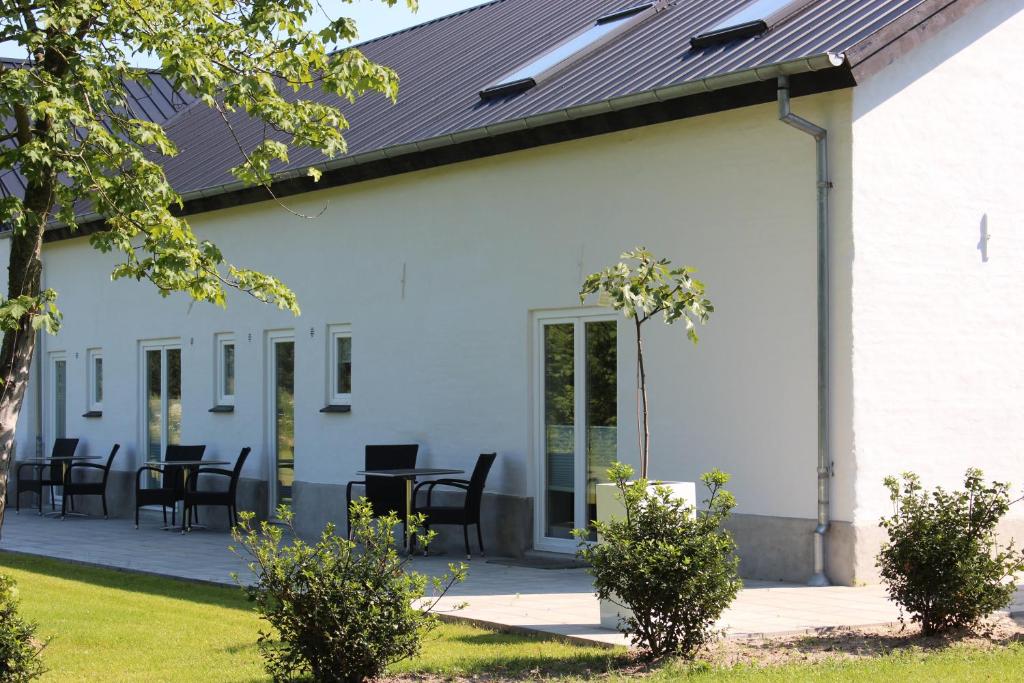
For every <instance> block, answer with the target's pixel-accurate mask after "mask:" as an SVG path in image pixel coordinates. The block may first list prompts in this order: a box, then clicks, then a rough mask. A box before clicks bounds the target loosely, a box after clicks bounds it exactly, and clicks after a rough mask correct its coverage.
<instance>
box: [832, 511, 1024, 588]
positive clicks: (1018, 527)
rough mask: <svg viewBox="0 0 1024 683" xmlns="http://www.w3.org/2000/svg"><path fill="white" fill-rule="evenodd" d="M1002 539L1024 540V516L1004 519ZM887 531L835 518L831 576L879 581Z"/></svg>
mask: <svg viewBox="0 0 1024 683" xmlns="http://www.w3.org/2000/svg"><path fill="white" fill-rule="evenodd" d="M998 534H999V540H1000V542H1001V543H1008V542H1009V541H1011V540H1012V539H1017V540H1018V544H1019V543H1020V541H1021V540H1024V520H1022V519H1012V520H1004V521H1003V522H1002V523H1001V524H1000V525H999V528H998ZM886 539H887V535H886V532H885V530H884V529H882V528H881V527H879V526H878V525H877V524H853V523H850V522H833V523H832V526H831V528H830V529H829V535H828V545H827V546H826V551H827V553H828V557H827V564H826V567H827V570H828V576H829V579H831V580H832V582H833V583H834V584H836V585H842V586H865V585H872V584H876V583H878V582H879V581H880V577H879V574H878V568H877V567H876V566H875V558H876V557H877V556H878V551H879V550H880V549H881V547H882V544H883V543H884V542H885V541H886Z"/></svg>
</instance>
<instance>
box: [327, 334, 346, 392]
mask: <svg viewBox="0 0 1024 683" xmlns="http://www.w3.org/2000/svg"><path fill="white" fill-rule="evenodd" d="M327 338H328V342H329V344H330V352H329V357H330V360H329V365H328V374H329V385H328V392H327V393H328V401H327V402H328V403H329V404H330V405H333V406H348V405H352V330H351V328H350V327H349V326H348V325H331V326H330V328H329V334H328V335H327Z"/></svg>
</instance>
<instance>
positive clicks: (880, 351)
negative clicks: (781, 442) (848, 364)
mask: <svg viewBox="0 0 1024 683" xmlns="http://www.w3.org/2000/svg"><path fill="white" fill-rule="evenodd" d="M1021 36H1024V1H1022V0H1002V1H1000V2H988V3H984V4H982V5H981V6H979V7H977V8H976V9H974V10H972V12H971V13H970V14H969V15H968V16H966V17H965V18H962V19H961V20H959V21H958V22H956V23H955V24H953V25H952V26H951V27H949V28H947V29H946V30H945V31H944V32H943V33H941V34H940V35H939V36H937V37H935V38H932V39H931V40H930V41H928V42H926V43H924V44H923V45H921V46H920V47H918V48H917V49H916V50H914V51H912V52H910V53H909V54H907V55H905V56H903V57H902V58H900V59H899V60H897V61H896V62H895V63H893V64H891V65H890V66H888V67H887V68H886V69H885V70H883V71H882V72H880V73H878V74H876V75H874V76H873V77H872V78H870V79H869V80H868V81H866V82H865V83H862V84H861V85H860V86H859V87H857V88H856V89H855V90H854V95H853V116H854V121H853V165H854V185H853V224H854V243H855V258H854V261H853V264H854V265H853V268H852V282H853V287H852V302H853V313H852V323H853V327H852V339H853V367H854V377H855V383H854V394H853V422H852V424H853V432H854V434H855V448H856V469H857V479H856V481H857V484H856V508H855V511H854V516H855V518H856V521H857V522H858V523H863V524H864V525H866V526H867V525H871V524H874V523H875V522H876V521H877V519H878V517H879V516H880V515H881V514H883V513H884V512H887V511H888V510H889V501H888V498H887V496H886V494H885V492H884V490H883V489H882V486H881V482H882V479H883V478H884V477H885V476H886V475H887V474H892V473H898V472H900V471H903V470H913V471H916V472H918V473H920V474H921V475H922V476H923V477H924V479H925V481H926V482H927V483H928V484H929V485H934V484H945V485H956V484H960V483H962V476H963V472H964V470H965V468H967V467H968V466H977V467H981V468H983V469H984V470H985V473H986V474H987V475H988V476H990V477H993V478H997V479H1000V480H1003V481H1011V482H1015V483H1016V485H1017V487H1016V488H1017V489H1018V490H1019V489H1020V488H1021V484H1024V457H1022V456H1024V419H1022V417H1021V416H1022V415H1024V345H1022V343H1021V340H1022V339H1024V316H1022V315H1021V312H1022V310H1024V268H1022V264H1024V190H1022V180H1024V127H1022V125H1021V112H1024V76H1022V72H1021V66H1022V65H1024V42H1022V41H1021ZM984 229H987V231H988V233H989V234H990V235H991V239H990V241H989V242H988V247H987V260H986V255H985V254H984V253H983V251H982V250H981V249H980V247H979V244H980V241H981V234H982V231H983V230H984ZM1012 514H1013V515H1014V516H1016V517H1017V518H1018V519H1020V518H1022V517H1024V510H1020V509H1017V510H1015V511H1014V512H1013V513H1012Z"/></svg>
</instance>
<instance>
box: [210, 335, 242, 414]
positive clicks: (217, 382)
mask: <svg viewBox="0 0 1024 683" xmlns="http://www.w3.org/2000/svg"><path fill="white" fill-rule="evenodd" d="M228 346H230V347H232V349H233V351H232V356H231V373H232V378H231V379H232V383H233V385H234V386H233V388H234V392H232V393H230V394H226V393H224V381H225V380H226V379H227V374H226V373H227V368H226V367H225V363H224V349H225V348H226V347H228ZM213 354H214V358H213V363H214V373H213V375H214V380H213V381H214V398H215V399H216V404H217V405H218V406H234V405H235V396H236V395H237V394H238V344H237V343H236V342H235V335H234V334H233V333H231V332H219V333H217V334H216V335H215V336H214V344H213Z"/></svg>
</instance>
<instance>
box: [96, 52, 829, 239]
mask: <svg viewBox="0 0 1024 683" xmlns="http://www.w3.org/2000/svg"><path fill="white" fill-rule="evenodd" d="M844 64H847V60H846V56H845V55H844V54H837V53H833V52H827V53H824V54H820V55H816V56H814V57H805V58H801V59H795V60H791V61H787V62H779V63H778V64H770V65H767V66H759V67H755V68H753V69H745V70H743V71H736V72H732V73H728V74H723V75H721V76H712V77H710V78H702V79H700V80H696V81H687V82H686V83H680V84H678V85H670V86H666V87H664V88H655V89H653V90H646V91H644V92H641V93H635V94H632V95H624V96H622V97H616V98H612V99H610V100H602V101H601V102H594V103H591V104H583V105H579V106H576V107H569V108H567V109H560V110H557V111H552V112H546V113H543V114H536V115H534V116H527V117H523V118H519V119H513V120H511V121H502V122H501V123H496V124H493V125H490V126H481V127H479V128H471V129H469V130H463V131H458V132H455V133H448V134H445V135H439V136H436V137H432V138H427V139H425V140H420V141H417V142H410V143H404V144H400V145H393V146H391V147H384V148H381V149H377V150H373V151H370V152H363V153H361V154H353V155H351V156H342V157H338V158H336V159H330V160H328V161H325V162H323V163H320V164H313V165H312V167H313V168H316V169H319V170H320V171H322V172H324V173H326V172H329V171H334V170H337V169H343V168H349V167H352V166H359V165H361V164H365V163H369V162H373V161H380V160H383V159H395V158H398V157H402V156H406V155H409V154H415V153H417V152H426V151H428V150H435V149H438V148H441V147H450V146H454V145H459V144H462V143H466V142H472V141H474V140H481V139H484V138H491V137H497V136H499V135H504V134H507V133H514V132H517V131H522V130H528V129H531V128H541V127H544V126H549V125H552V124H557V123H562V122H565V121H572V120H575V119H585V118H587V117H590V116H595V115H598V114H606V113H609V112H616V111H624V110H627V109H633V108H636V107H642V106H644V105H647V104H654V103H657V102H667V101H670V100H677V99H681V98H684V97H689V96H691V95H699V94H701V93H708V92H714V91H717V90H725V89H726V88H732V87H736V86H741V85H748V84H750V83H757V82H763V81H774V80H777V79H778V78H779V77H782V76H795V75H798V74H804V73H810V72H814V71H825V70H828V69H834V68H836V67H840V66H843V65H844ZM308 168H309V167H306V166H304V167H302V168H298V169H290V170H287V171H282V172H280V173H275V174H274V181H275V182H278V181H282V180H289V179H293V178H300V177H305V176H307V175H308V170H307V169H308ZM251 187H252V184H250V183H245V182H242V181H235V182H231V183H225V184H223V185H213V186H210V187H205V188H201V189H198V190H190V191H188V192H183V193H182V194H181V199H182V201H183V202H185V203H188V202H189V201H192V200H195V199H208V198H210V197H216V196H218V195H223V194H228V193H231V192H236V191H239V190H245V189H248V188H251ZM102 219H103V216H101V215H100V214H98V213H89V214H85V215H83V216H82V217H81V218H80V219H79V221H78V223H79V225H85V224H88V223H92V222H95V221H99V220H102Z"/></svg>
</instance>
